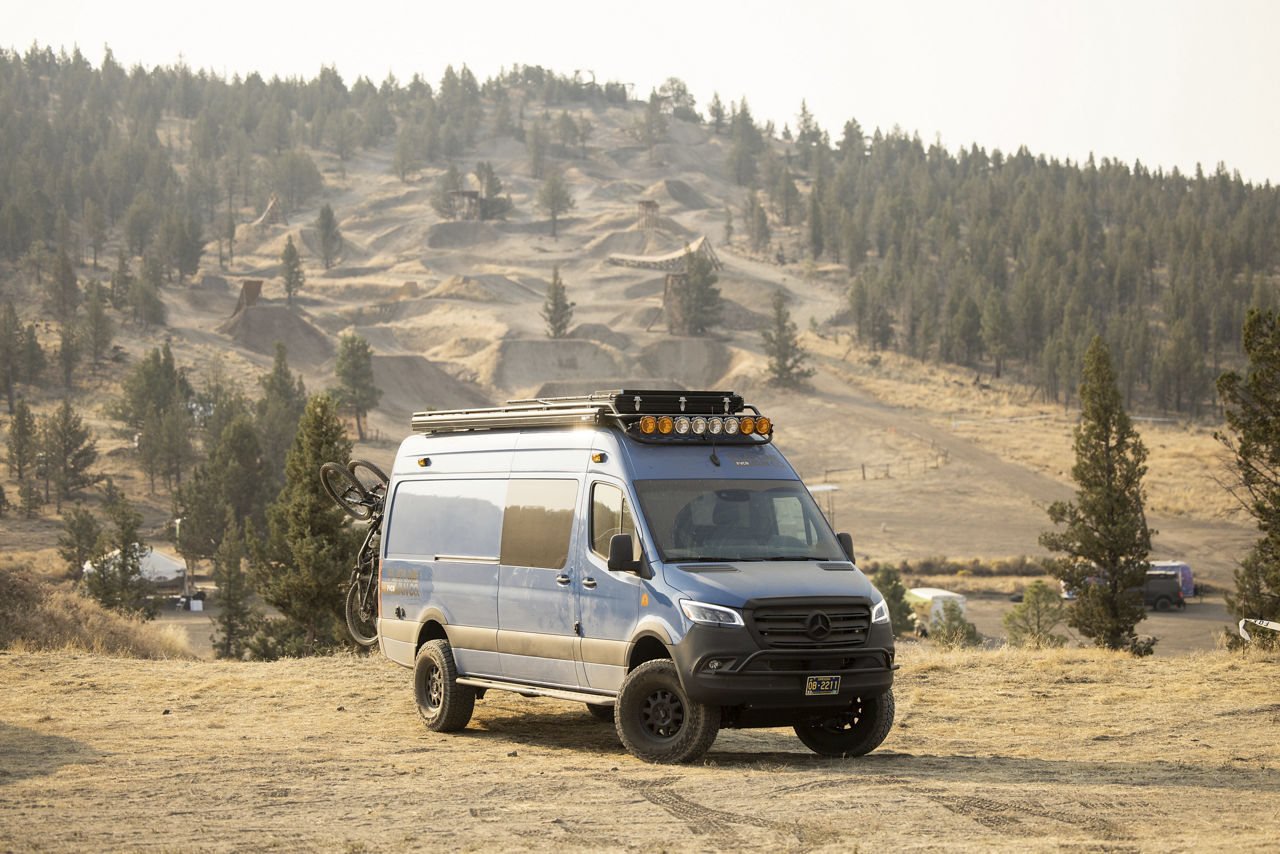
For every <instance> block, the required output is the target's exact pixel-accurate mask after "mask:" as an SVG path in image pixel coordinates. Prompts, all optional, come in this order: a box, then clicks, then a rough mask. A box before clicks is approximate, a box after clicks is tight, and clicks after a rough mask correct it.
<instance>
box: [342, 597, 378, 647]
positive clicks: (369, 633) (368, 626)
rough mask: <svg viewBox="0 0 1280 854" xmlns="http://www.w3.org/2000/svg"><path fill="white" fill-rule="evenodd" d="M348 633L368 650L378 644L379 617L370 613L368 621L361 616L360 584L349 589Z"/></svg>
mask: <svg viewBox="0 0 1280 854" xmlns="http://www.w3.org/2000/svg"><path fill="white" fill-rule="evenodd" d="M371 583H372V582H371ZM374 607H375V608H376V607H377V606H376V605H375V606H374ZM347 631H349V632H351V638H352V639H353V640H354V641H355V642H356V643H358V644H360V645H361V646H363V647H366V648H368V647H371V646H373V645H374V644H376V643H377V642H378V615H377V614H376V613H370V614H369V615H368V618H367V619H365V617H364V616H362V615H361V613H360V585H359V583H356V584H352V585H351V586H350V587H349V588H347Z"/></svg>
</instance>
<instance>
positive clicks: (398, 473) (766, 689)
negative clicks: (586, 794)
mask: <svg viewBox="0 0 1280 854" xmlns="http://www.w3.org/2000/svg"><path fill="white" fill-rule="evenodd" d="M412 424H413V430H414V433H413V435H411V436H410V437H409V438H407V439H405V440H404V442H403V443H402V444H401V446H400V448H399V451H398V453H397V455H396V459H395V462H394V466H393V469H392V474H391V478H390V483H389V485H388V492H387V500H386V516H385V520H384V525H385V527H384V531H383V536H382V543H381V555H380V557H381V561H380V567H381V568H380V573H381V574H380V579H379V596H380V602H379V617H378V622H377V625H378V633H379V643H380V645H381V648H382V651H383V653H384V654H385V655H386V656H387V657H388V658H390V659H392V660H393V661H396V662H399V663H400V664H403V665H405V666H407V667H412V668H413V670H414V689H415V696H416V700H417V705H418V709H419V711H420V712H421V714H422V717H423V719H424V720H425V721H426V724H427V726H428V727H430V728H431V729H433V730H437V731H441V732H445V731H453V730H458V729H461V728H463V727H465V726H466V724H467V722H468V721H469V720H470V718H471V714H472V710H473V707H474V704H475V701H476V700H477V699H479V698H481V697H483V696H484V694H485V693H486V692H487V691H490V690H505V691H516V692H519V693H521V694H524V695H541V696H547V697H557V698H561V699H568V700H574V701H580V702H583V703H586V704H587V706H588V708H589V709H590V710H591V713H592V714H593V715H594V716H595V717H597V718H599V719H600V720H610V719H612V720H613V722H614V725H615V727H616V729H617V731H618V736H619V737H620V738H621V740H622V743H623V744H624V745H625V746H626V748H627V749H628V750H629V751H630V752H631V753H633V754H634V755H636V756H638V757H640V758H641V759H645V760H648V761H655V762H683V761H688V760H691V759H694V758H696V757H698V756H700V755H701V754H703V753H704V752H705V751H706V750H707V749H708V748H709V747H710V746H711V743H712V742H713V741H714V740H715V737H716V733H717V732H718V730H719V729H720V728H721V727H776V726H792V727H794V728H795V732H796V734H797V735H798V736H799V738H800V740H801V741H802V742H803V743H804V744H805V745H807V746H808V747H809V748H810V749H812V750H814V751H816V752H818V753H821V754H824V755H829V756H856V755H861V754H864V753H867V752H868V751H870V750H873V749H874V748H875V747H876V746H878V745H879V744H880V743H881V742H882V741H883V740H884V738H885V736H886V735H887V734H888V732H889V728H890V727H891V726H892V724H893V710H894V707H893V694H892V691H891V686H892V682H893V672H894V670H895V664H894V646H893V633H892V630H891V628H890V624H889V614H888V609H887V607H886V605H885V602H884V597H883V596H881V595H880V593H879V592H878V591H877V590H876V589H875V588H874V587H873V586H872V585H871V583H870V582H869V581H868V580H867V579H866V577H865V576H863V574H862V573H861V572H860V571H859V570H858V568H857V567H856V566H855V565H854V562H853V554H852V545H851V540H850V538H849V536H848V535H847V534H840V535H836V534H834V533H833V532H832V530H831V528H830V526H829V525H828V524H827V521H826V519H825V518H824V517H823V516H822V514H821V512H820V511H819V509H818V507H817V505H816V504H815V502H814V501H813V499H812V497H811V496H810V494H809V492H808V490H807V489H806V488H805V486H804V484H803V483H801V481H800V479H799V477H798V476H797V475H796V473H795V471H794V470H793V469H792V468H791V466H790V464H788V463H787V461H786V460H785V459H784V458H783V456H782V454H781V453H780V452H779V451H778V449H777V448H776V447H775V446H774V445H773V444H772V438H773V424H772V421H771V419H769V418H768V417H767V416H765V415H762V414H761V413H760V412H759V411H758V410H757V409H756V408H755V407H754V406H748V405H746V404H745V403H744V401H743V399H742V398H741V397H740V396H738V395H736V394H733V393H730V392H710V391H700V392H672V391H611V392H597V393H595V394H592V395H588V396H582V397H570V398H552V399H541V400H528V401H512V402H510V403H508V404H507V405H506V406H504V407H498V408H493V409H478V410H452V411H438V412H420V413H416V414H415V415H414V416H413V421H412Z"/></svg>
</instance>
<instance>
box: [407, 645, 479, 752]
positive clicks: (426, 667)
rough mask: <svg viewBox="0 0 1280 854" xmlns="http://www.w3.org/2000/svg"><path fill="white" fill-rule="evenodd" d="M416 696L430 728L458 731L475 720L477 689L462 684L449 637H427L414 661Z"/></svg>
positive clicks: (421, 713) (439, 730) (436, 730)
mask: <svg viewBox="0 0 1280 854" xmlns="http://www.w3.org/2000/svg"><path fill="white" fill-rule="evenodd" d="M413 697H414V700H416V701H417V704H418V714H420V715H422V720H423V721H424V722H425V723H426V725H427V729H430V730H434V731H435V732H456V731H458V730H460V729H462V728H463V727H465V726H466V725H467V721H469V720H471V712H472V711H474V710H475V705H476V692H475V689H474V688H472V687H471V686H470V685H459V684H458V667H457V665H456V664H454V663H453V650H452V649H451V648H450V647H449V642H448V641H447V640H433V641H427V642H426V643H425V644H423V645H422V649H420V650H418V658H417V659H416V660H415V661H414V664H413Z"/></svg>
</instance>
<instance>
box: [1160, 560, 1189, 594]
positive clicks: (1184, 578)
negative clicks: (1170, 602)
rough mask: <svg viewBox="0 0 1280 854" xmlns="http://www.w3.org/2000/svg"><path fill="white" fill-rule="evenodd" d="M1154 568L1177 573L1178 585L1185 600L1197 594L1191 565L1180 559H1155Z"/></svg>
mask: <svg viewBox="0 0 1280 854" xmlns="http://www.w3.org/2000/svg"><path fill="white" fill-rule="evenodd" d="M1151 568H1152V569H1153V570H1164V571H1169V572H1174V573H1177V576H1178V586H1179V587H1180V588H1181V589H1182V598H1183V601H1185V600H1187V599H1190V598H1191V597H1192V596H1195V595H1196V582H1195V579H1194V578H1193V577H1192V575H1191V567H1190V566H1188V565H1187V564H1185V563H1183V562H1182V561H1180V560H1153V561H1151Z"/></svg>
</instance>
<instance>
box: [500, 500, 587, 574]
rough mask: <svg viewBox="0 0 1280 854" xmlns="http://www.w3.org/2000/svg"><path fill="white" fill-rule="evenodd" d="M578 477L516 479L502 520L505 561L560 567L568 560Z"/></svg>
mask: <svg viewBox="0 0 1280 854" xmlns="http://www.w3.org/2000/svg"><path fill="white" fill-rule="evenodd" d="M577 499H578V482H577V481H576V480H513V481H511V483H510V486H508V487H507V509H506V513H505V514H504V515H503V519H502V552H501V556H502V563H503V564H505V565H507V566H539V567H546V568H548V569H560V568H561V567H562V566H564V565H565V563H566V562H568V560H569V536H570V534H571V533H572V531H573V508H574V504H575V503H576V502H577Z"/></svg>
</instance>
